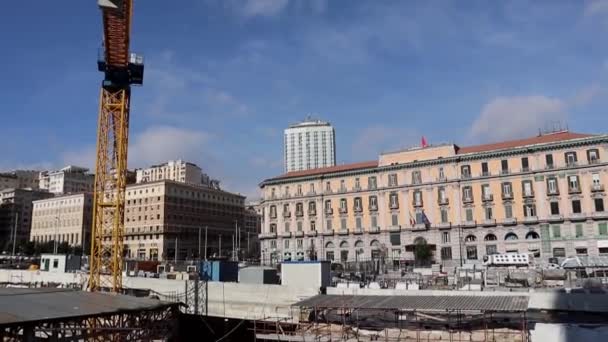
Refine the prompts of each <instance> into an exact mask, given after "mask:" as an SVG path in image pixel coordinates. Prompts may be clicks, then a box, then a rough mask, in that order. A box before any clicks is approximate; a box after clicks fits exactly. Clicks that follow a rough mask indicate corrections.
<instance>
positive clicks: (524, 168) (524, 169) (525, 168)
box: [520, 167, 530, 172]
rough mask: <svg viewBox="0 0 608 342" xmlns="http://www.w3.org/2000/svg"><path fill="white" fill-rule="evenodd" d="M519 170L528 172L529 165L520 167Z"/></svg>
mask: <svg viewBox="0 0 608 342" xmlns="http://www.w3.org/2000/svg"><path fill="white" fill-rule="evenodd" d="M520 172H530V168H529V167H522V168H521V169H520Z"/></svg>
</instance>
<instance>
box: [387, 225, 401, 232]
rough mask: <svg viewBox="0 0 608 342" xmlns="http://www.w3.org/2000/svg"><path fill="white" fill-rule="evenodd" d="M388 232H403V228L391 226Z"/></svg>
mask: <svg viewBox="0 0 608 342" xmlns="http://www.w3.org/2000/svg"><path fill="white" fill-rule="evenodd" d="M388 231H389V232H400V231H401V226H389V227H388Z"/></svg>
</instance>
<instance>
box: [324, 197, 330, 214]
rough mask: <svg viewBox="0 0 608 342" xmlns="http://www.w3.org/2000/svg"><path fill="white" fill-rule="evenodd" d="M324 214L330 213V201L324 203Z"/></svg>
mask: <svg viewBox="0 0 608 342" xmlns="http://www.w3.org/2000/svg"><path fill="white" fill-rule="evenodd" d="M325 212H327V213H331V200H326V201H325Z"/></svg>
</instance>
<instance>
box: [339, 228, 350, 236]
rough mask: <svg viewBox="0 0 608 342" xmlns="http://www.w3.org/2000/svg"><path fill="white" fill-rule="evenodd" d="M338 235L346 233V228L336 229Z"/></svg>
mask: <svg viewBox="0 0 608 342" xmlns="http://www.w3.org/2000/svg"><path fill="white" fill-rule="evenodd" d="M338 235H348V229H346V228H343V229H340V230H338Z"/></svg>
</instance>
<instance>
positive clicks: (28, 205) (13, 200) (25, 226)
mask: <svg viewBox="0 0 608 342" xmlns="http://www.w3.org/2000/svg"><path fill="white" fill-rule="evenodd" d="M49 197H53V194H51V193H49V192H46V191H39V190H32V189H4V190H2V191H0V248H1V250H2V251H8V250H9V248H12V246H13V242H14V241H15V240H16V243H17V245H19V244H21V243H23V242H25V241H27V240H28V239H29V236H30V229H31V224H32V202H33V201H36V200H39V199H43V198H49ZM15 231H16V236H15V235H14V233H15ZM15 238H16V239H15Z"/></svg>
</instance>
